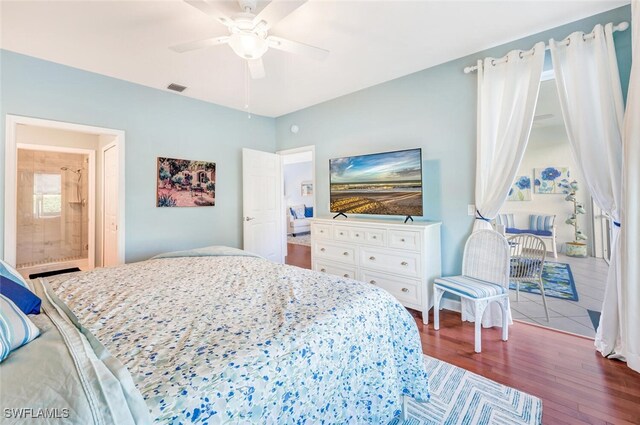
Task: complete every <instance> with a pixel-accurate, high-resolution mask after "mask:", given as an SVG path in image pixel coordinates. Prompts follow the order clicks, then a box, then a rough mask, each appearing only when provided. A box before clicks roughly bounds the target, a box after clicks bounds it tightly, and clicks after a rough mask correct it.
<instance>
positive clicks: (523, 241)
mask: <svg viewBox="0 0 640 425" xmlns="http://www.w3.org/2000/svg"><path fill="white" fill-rule="evenodd" d="M509 244H510V246H511V258H514V264H512V267H511V269H512V270H511V278H517V279H539V278H540V277H541V276H542V269H543V267H544V259H545V256H546V253H547V249H546V247H545V245H544V241H543V240H542V239H540V238H539V237H537V236H535V235H532V234H529V233H521V234H519V235H515V236H511V237H510V238H509ZM516 260H517V261H516Z"/></svg>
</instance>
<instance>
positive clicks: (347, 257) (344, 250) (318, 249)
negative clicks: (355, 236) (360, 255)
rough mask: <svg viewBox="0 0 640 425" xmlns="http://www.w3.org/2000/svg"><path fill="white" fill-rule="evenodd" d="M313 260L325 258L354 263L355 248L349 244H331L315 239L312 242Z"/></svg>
mask: <svg viewBox="0 0 640 425" xmlns="http://www.w3.org/2000/svg"><path fill="white" fill-rule="evenodd" d="M313 255H314V260H315V259H316V258H317V259H321V258H325V259H328V260H335V261H339V262H341V263H347V264H354V265H355V264H356V248H355V247H350V246H340V245H333V244H331V243H327V242H324V241H315V242H314V244H313Z"/></svg>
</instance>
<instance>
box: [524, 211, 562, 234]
mask: <svg viewBox="0 0 640 425" xmlns="http://www.w3.org/2000/svg"><path fill="white" fill-rule="evenodd" d="M555 219H556V216H555V215H535V214H531V215H530V216H529V229H530V230H533V231H538V230H545V231H547V232H550V231H552V230H553V222H554V221H555Z"/></svg>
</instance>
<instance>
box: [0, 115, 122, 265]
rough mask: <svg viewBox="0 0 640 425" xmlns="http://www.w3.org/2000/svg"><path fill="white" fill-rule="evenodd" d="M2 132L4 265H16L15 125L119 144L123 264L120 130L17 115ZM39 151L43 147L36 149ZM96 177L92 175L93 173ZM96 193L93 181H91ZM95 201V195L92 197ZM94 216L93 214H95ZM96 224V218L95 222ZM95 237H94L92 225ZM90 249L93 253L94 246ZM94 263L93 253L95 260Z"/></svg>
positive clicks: (11, 116)
mask: <svg viewBox="0 0 640 425" xmlns="http://www.w3.org/2000/svg"><path fill="white" fill-rule="evenodd" d="M6 117H7V118H6V130H5V164H4V165H5V176H4V206H5V209H4V261H6V262H7V263H9V264H11V265H15V263H16V248H17V247H16V243H17V211H16V210H17V205H16V204H17V190H18V189H17V169H18V144H17V140H16V137H17V127H18V125H21V124H22V125H31V126H36V127H45V128H53V129H58V130H67V131H76V132H81V133H89V134H94V135H106V136H111V137H114V143H117V144H118V148H119V149H118V163H119V165H120V166H119V167H118V173H119V176H118V179H119V181H118V261H119V262H120V263H124V261H125V251H124V250H125V243H124V242H125V239H124V238H125V215H124V214H123V212H124V211H125V208H124V207H125V184H124V178H125V167H124V165H125V155H124V151H125V150H124V142H125V133H124V131H122V130H114V129H110V128H102V127H93V126H88V125H82V124H73V123H67V122H62V121H53V120H47V119H41V118H32V117H23V116H19V115H10V114H7V116H6ZM39 147H42V146H40V145H39ZM94 174H95V173H94ZM94 191H95V181H94ZM93 196H94V197H95V193H94V195H93ZM94 216H95V211H94ZM94 220H95V218H94ZM93 223H94V226H93V227H94V237H95V221H93ZM93 248H94V249H95V243H94V246H93ZM93 261H95V252H94V258H93Z"/></svg>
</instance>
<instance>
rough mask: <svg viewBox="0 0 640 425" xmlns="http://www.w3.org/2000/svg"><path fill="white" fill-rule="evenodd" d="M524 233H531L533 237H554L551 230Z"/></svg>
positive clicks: (526, 231)
mask: <svg viewBox="0 0 640 425" xmlns="http://www.w3.org/2000/svg"><path fill="white" fill-rule="evenodd" d="M522 233H531V234H532V235H536V236H551V235H553V232H552V231H551V230H531V229H529V230H525V231H523V232H522Z"/></svg>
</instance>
